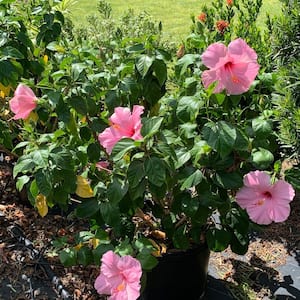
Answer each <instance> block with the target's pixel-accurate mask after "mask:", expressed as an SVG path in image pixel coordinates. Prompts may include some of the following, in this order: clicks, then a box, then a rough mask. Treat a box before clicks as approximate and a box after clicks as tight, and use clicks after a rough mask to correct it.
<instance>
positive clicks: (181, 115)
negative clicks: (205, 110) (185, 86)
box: [176, 96, 201, 122]
mask: <svg viewBox="0 0 300 300" xmlns="http://www.w3.org/2000/svg"><path fill="white" fill-rule="evenodd" d="M200 106H201V102H200V101H199V99H197V98H195V97H192V96H184V97H182V98H180V99H179V101H178V105H177V109H176V115H177V117H178V119H179V120H180V121H182V122H193V121H195V120H196V117H197V115H198V112H199V109H200Z"/></svg>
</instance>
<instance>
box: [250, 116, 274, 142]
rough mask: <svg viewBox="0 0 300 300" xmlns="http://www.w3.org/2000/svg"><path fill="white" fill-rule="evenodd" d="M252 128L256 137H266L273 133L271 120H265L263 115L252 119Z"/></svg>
mask: <svg viewBox="0 0 300 300" xmlns="http://www.w3.org/2000/svg"><path fill="white" fill-rule="evenodd" d="M252 129H253V131H254V133H255V135H256V136H257V137H264V138H266V137H267V136H268V135H270V134H271V133H273V128H272V122H271V121H270V120H265V119H264V118H263V117H258V118H256V119H253V120H252Z"/></svg>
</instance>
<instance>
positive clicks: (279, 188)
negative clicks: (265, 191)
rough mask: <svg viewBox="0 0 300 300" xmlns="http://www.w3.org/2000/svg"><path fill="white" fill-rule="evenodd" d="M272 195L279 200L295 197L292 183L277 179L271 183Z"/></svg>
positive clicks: (284, 200)
mask: <svg viewBox="0 0 300 300" xmlns="http://www.w3.org/2000/svg"><path fill="white" fill-rule="evenodd" d="M272 196H273V197H274V198H276V199H277V201H278V200H279V201H281V202H287V203H288V202H290V201H292V200H293V199H294V197H295V190H294V189H293V187H292V185H291V184H289V183H288V182H286V181H284V180H278V181H276V182H275V183H274V185H273V190H272Z"/></svg>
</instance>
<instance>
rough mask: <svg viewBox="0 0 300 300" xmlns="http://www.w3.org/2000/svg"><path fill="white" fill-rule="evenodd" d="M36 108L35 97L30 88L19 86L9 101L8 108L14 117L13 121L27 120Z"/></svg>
mask: <svg viewBox="0 0 300 300" xmlns="http://www.w3.org/2000/svg"><path fill="white" fill-rule="evenodd" d="M36 106H37V97H36V96H35V94H34V92H33V91H32V89H31V88H29V87H28V86H26V85H23V84H19V85H18V86H17V89H16V90H15V93H14V97H13V98H12V99H11V100H10V101H9V107H10V109H11V111H12V112H13V113H15V116H14V117H13V119H14V120H18V119H23V120H25V119H27V118H28V117H29V115H30V113H31V112H32V111H33V110H34V109H35V108H36Z"/></svg>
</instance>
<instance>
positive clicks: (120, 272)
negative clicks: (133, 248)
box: [94, 251, 142, 300]
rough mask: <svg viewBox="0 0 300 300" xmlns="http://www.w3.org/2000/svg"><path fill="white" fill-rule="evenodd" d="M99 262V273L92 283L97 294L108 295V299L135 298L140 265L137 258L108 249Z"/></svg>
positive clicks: (138, 284) (138, 291)
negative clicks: (119, 254) (120, 254)
mask: <svg viewBox="0 0 300 300" xmlns="http://www.w3.org/2000/svg"><path fill="white" fill-rule="evenodd" d="M101 263H102V264H101V270H100V275H99V276H98V277H97V278H96V281H95V284H94V286H95V289H96V290H97V292H98V293H99V294H103V295H110V297H109V298H108V300H136V299H137V298H138V297H139V295H140V288H141V286H140V279H141V276H142V267H141V264H140V262H139V261H138V260H137V259H135V258H133V257H131V256H130V255H126V256H123V257H120V256H118V255H117V254H115V253H114V252H113V251H108V252H106V253H105V254H104V255H103V256H102V259H101Z"/></svg>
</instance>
